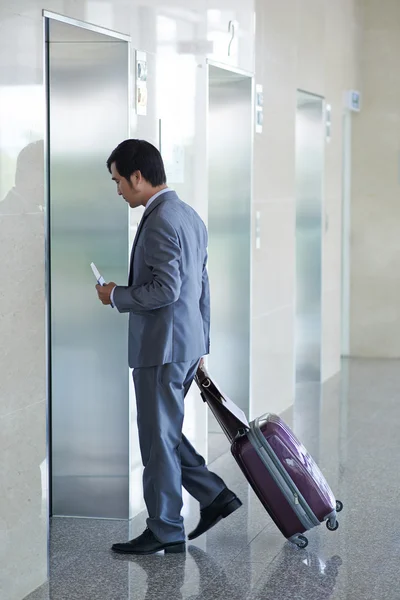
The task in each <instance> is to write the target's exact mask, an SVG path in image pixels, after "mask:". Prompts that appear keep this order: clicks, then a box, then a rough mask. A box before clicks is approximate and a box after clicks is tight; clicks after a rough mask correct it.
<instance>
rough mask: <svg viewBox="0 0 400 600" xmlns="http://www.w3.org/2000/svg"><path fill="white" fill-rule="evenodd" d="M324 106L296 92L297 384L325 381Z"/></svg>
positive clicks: (313, 97)
mask: <svg viewBox="0 0 400 600" xmlns="http://www.w3.org/2000/svg"><path fill="white" fill-rule="evenodd" d="M323 123H324V100H323V98H320V97H319V96H314V95H311V94H307V93H305V92H300V91H299V92H298V95H297V120H296V381H297V383H303V382H307V383H308V382H319V381H320V379H321V281H322V278H321V264H322V262H321V261H322V194H323V168H324V144H325V142H324V124H323Z"/></svg>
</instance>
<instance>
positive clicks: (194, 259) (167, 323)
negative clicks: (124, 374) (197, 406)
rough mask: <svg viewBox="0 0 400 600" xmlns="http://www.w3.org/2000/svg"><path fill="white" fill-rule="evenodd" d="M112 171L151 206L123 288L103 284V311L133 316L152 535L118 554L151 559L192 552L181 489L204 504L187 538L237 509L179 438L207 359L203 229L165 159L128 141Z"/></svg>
mask: <svg viewBox="0 0 400 600" xmlns="http://www.w3.org/2000/svg"><path fill="white" fill-rule="evenodd" d="M107 166H108V169H109V171H110V173H111V175H112V178H113V180H114V181H115V182H116V184H117V190H118V194H119V195H120V196H122V197H123V198H124V200H125V201H126V202H127V203H128V204H129V206H130V207H131V208H136V207H138V206H141V205H142V206H145V211H144V214H143V218H142V220H141V222H140V225H139V227H138V230H137V233H136V238H135V241H134V243H133V248H132V254H131V263H130V273H129V281H128V285H127V286H117V285H116V284H115V283H109V284H107V285H105V286H102V287H101V286H97V288H96V289H97V293H98V296H99V299H100V300H101V301H102V303H103V304H105V305H108V304H112V305H114V306H115V307H116V308H117V309H118V311H119V312H121V313H129V366H130V367H131V368H133V380H134V385H135V392H136V402H137V415H138V416H137V420H138V431H139V442H140V450H141V455H142V461H143V465H144V473H143V492H144V499H145V502H146V507H147V510H148V519H147V529H146V530H145V531H144V533H143V534H142V535H140V536H139V537H138V538H135V539H133V540H131V541H130V542H127V543H121V544H114V546H113V550H114V551H115V552H123V553H129V554H153V553H155V552H159V551H161V550H164V551H165V552H168V553H172V552H173V553H178V552H184V551H185V549H186V544H185V532H184V525H183V519H182V516H181V510H182V485H183V486H184V488H185V489H186V490H187V491H188V492H189V493H190V494H191V495H192V496H193V497H194V498H196V499H197V500H198V502H199V504H200V521H199V523H198V525H197V527H196V529H195V530H194V531H192V533H191V534H189V539H194V538H196V537H198V536H199V535H201V534H202V533H204V532H206V531H208V530H209V529H210V528H211V527H213V526H214V525H215V524H216V523H218V521H220V520H221V519H222V518H224V517H227V516H228V515H230V514H231V513H233V512H234V511H235V510H237V509H238V508H239V507H240V506H241V501H240V500H239V498H237V496H236V495H235V494H234V493H233V492H231V491H230V490H229V489H228V488H227V487H226V485H225V483H224V482H223V481H222V479H221V478H220V477H218V475H216V474H215V473H212V472H211V471H209V470H208V469H207V467H206V465H205V461H204V459H203V458H202V457H201V456H200V455H199V454H198V453H197V452H196V450H195V449H194V448H193V446H192V445H191V444H190V442H189V441H188V440H187V439H186V437H185V436H184V435H183V434H182V425H183V417H184V398H185V396H186V394H187V392H188V390H189V388H190V386H191V384H192V382H193V379H194V376H195V374H196V370H197V367H198V365H199V363H200V360H201V358H202V357H203V356H204V355H205V354H208V352H209V328H210V296H209V285H208V275H207V268H206V265H207V230H206V227H205V225H204V223H203V221H202V220H201V219H200V217H199V215H198V214H197V213H196V212H195V211H194V210H193V209H192V208H191V207H190V206H188V205H187V204H185V203H184V202H182V201H181V200H180V199H179V198H178V196H177V194H176V193H175V192H174V191H172V190H170V189H169V188H168V187H167V184H166V175H165V170H164V165H163V161H162V158H161V155H160V153H159V151H158V150H157V149H156V148H155V147H154V146H152V145H151V144H149V143H148V142H145V141H142V140H126V141H125V142H122V143H121V144H120V145H119V146H118V147H117V148H116V149H115V150H114V151H113V152H112V154H111V156H110V158H109V159H108V161H107Z"/></svg>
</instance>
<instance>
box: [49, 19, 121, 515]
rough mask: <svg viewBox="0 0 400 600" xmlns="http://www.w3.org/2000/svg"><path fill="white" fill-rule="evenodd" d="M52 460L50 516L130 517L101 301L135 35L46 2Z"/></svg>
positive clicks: (116, 269)
mask: <svg viewBox="0 0 400 600" xmlns="http://www.w3.org/2000/svg"><path fill="white" fill-rule="evenodd" d="M43 16H44V27H45V43H46V52H45V74H46V81H45V87H46V94H47V136H46V162H45V166H46V176H45V179H46V213H47V218H46V221H47V226H46V306H47V309H46V310H47V364H48V386H47V405H48V461H49V467H50V477H51V481H50V486H49V488H50V490H51V514H53V516H78V517H97V518H129V516H130V498H129V493H130V490H129V471H130V423H129V414H130V411H129V385H128V382H129V379H128V376H129V375H128V366H127V356H126V352H127V323H126V319H125V318H124V317H122V318H121V315H118V314H117V313H116V312H113V310H112V309H111V308H109V307H107V308H105V307H102V306H101V305H100V304H99V302H98V300H97V299H96V294H95V290H94V285H95V280H94V278H93V275H92V273H91V270H90V262H91V261H94V262H95V263H96V264H97V266H98V267H99V269H100V270H101V271H102V274H103V275H104V277H105V278H106V279H108V280H111V279H113V280H116V281H124V280H125V279H126V276H127V271H128V228H129V223H128V209H127V206H126V205H124V204H123V203H122V202H121V200H120V199H119V198H118V197H117V194H116V191H115V186H114V185H113V184H112V182H111V180H110V176H109V174H108V173H107V170H106V167H105V161H106V159H107V157H108V155H109V154H110V152H111V151H112V149H113V148H114V147H115V146H116V145H117V144H118V143H119V142H120V141H122V139H125V138H126V137H128V136H129V131H130V123H129V106H130V98H131V78H130V52H131V49H130V43H129V42H130V38H129V37H127V36H124V35H122V34H117V33H114V32H111V31H108V30H105V29H102V28H99V27H96V26H92V25H89V24H87V23H82V22H80V21H76V20H74V19H69V18H67V17H63V16H60V15H55V14H53V13H49V12H47V11H44V12H43Z"/></svg>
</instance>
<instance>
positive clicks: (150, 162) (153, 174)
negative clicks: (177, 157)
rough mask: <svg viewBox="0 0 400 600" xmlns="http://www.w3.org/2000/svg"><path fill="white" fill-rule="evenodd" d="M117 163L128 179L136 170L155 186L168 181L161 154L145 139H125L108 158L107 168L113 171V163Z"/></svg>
mask: <svg viewBox="0 0 400 600" xmlns="http://www.w3.org/2000/svg"><path fill="white" fill-rule="evenodd" d="M113 163H115V166H116V168H117V171H118V173H119V174H120V175H122V177H125V179H127V180H128V181H129V180H130V178H131V175H133V173H135V171H140V172H141V174H142V177H144V179H145V180H146V181H148V182H149V183H150V184H151V185H152V186H153V187H158V186H160V185H164V184H165V183H166V182H167V176H166V174H165V168H164V163H163V159H162V157H161V154H160V153H159V151H158V150H157V148H155V147H154V146H153V145H152V144H150V143H149V142H146V141H144V140H125V141H124V142H121V144H119V146H117V147H116V148H115V150H113V152H112V153H111V155H110V158H109V159H108V160H107V168H108V170H109V171H110V173H111V165H112V164H113Z"/></svg>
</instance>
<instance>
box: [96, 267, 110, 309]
mask: <svg viewBox="0 0 400 600" xmlns="http://www.w3.org/2000/svg"><path fill="white" fill-rule="evenodd" d="M90 266H91V269H92V271H93V275H94V276H95V277H96V281H97V283H98V284H99V285H101V286H103V285H106V281H105V279H104V277H103V275H101V274H100V271H99V270H98V268H97V267H96V265H95V264H94V263H90ZM111 308H115V307H114V304H113V303H111Z"/></svg>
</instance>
